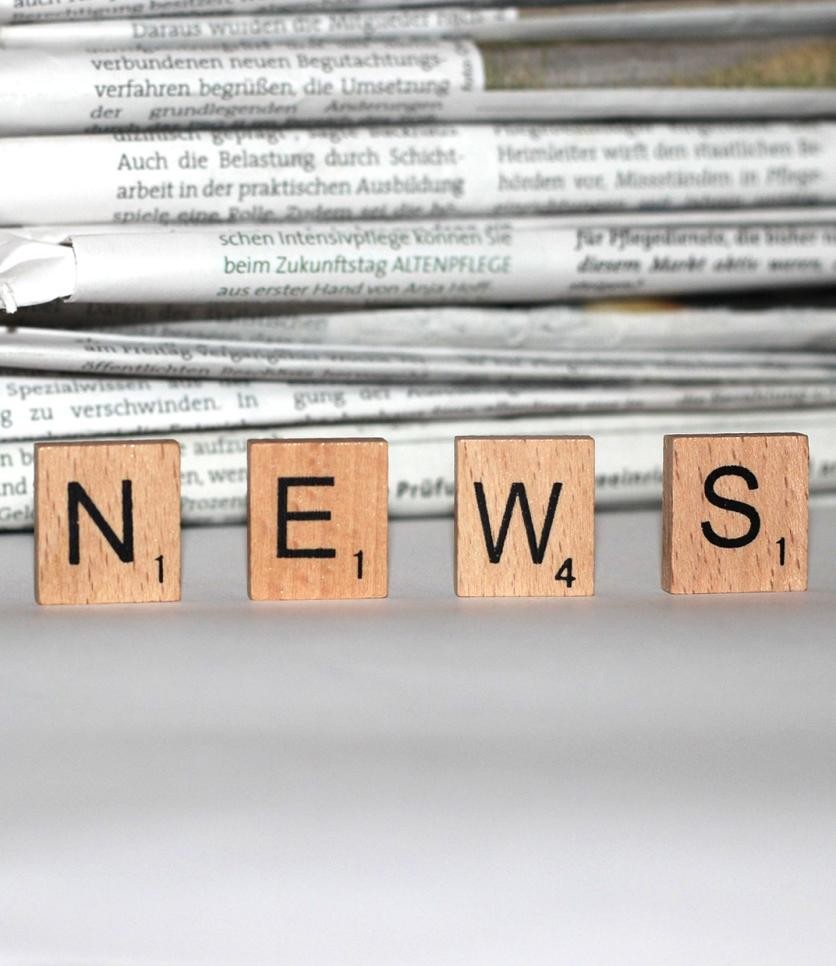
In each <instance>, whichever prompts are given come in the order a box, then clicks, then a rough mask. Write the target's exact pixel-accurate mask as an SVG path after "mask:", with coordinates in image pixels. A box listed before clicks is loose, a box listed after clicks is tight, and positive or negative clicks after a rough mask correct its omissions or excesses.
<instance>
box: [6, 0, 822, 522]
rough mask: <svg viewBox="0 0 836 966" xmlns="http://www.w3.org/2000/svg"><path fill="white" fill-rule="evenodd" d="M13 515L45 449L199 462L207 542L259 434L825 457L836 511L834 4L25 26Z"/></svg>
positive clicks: (65, 1) (70, 8)
mask: <svg viewBox="0 0 836 966" xmlns="http://www.w3.org/2000/svg"><path fill="white" fill-rule="evenodd" d="M0 21H2V24H0V47H2V48H4V49H3V51H2V56H0V225H2V226H4V227H2V228H0V310H2V312H3V313H5V315H4V317H3V321H4V322H5V323H6V327H5V328H4V329H2V331H0V341H1V342H2V369H3V371H2V374H0V527H6V528H12V527H26V526H29V525H31V523H32V444H33V441H34V440H37V439H44V438H48V437H61V438H79V439H83V438H89V437H93V436H97V437H99V436H107V437H113V436H116V435H130V436H137V435H140V434H155V435H166V436H174V437H175V438H177V439H178V440H179V441H180V442H181V444H182V452H183V515H184V520H185V521H186V522H220V521H233V520H242V519H243V518H244V515H245V491H246V467H245V459H246V445H245V444H246V440H247V439H248V438H253V437H270V436H273V437H287V436H311V435H327V436H333V435H343V436H345V435H350V436H365V435H373V436H384V437H386V438H387V439H388V440H389V442H390V445H391V451H390V452H391V471H390V473H391V476H390V478H391V494H390V497H391V509H392V512H393V513H397V514H430V513H441V512H446V511H449V510H450V508H451V505H452V492H453V480H452V472H453V459H452V454H453V447H452V439H453V437H454V436H456V435H460V434H496V433H502V434H572V433H588V434H591V435H593V436H594V437H595V438H596V442H597V454H596V459H597V470H598V498H599V501H600V502H601V503H604V504H606V503H609V504H622V503H630V502H635V501H645V500H654V499H656V498H658V495H659V491H660V487H661V452H662V436H663V434H664V433H666V432H724V431H728V432H746V431H782V430H792V431H799V432H806V433H808V434H809V435H810V442H811V452H812V457H813V463H812V466H811V483H812V486H813V487H814V488H818V489H828V488H829V489H836V302H834V301H833V282H834V279H836V2H833V0H811V2H802V0H760V2H746V0H744V2H734V0H722V2H720V0H717V2H713V3H712V2H705V3H696V4H695V3H692V2H684V0H681V2H680V0H655V2H654V0H649V2H638V0H625V2H621V3H608V2H598V3H594V2H587V3H586V4H575V3H570V2H563V3H559V2H554V4H553V5H552V6H538V7H536V8H533V7H531V8H529V7H525V8H510V7H495V6H481V5H478V4H474V3H467V4H466V5H461V6H458V7H455V8H451V7H442V6H434V5H431V0H422V2H421V4H420V5H413V4H412V3H410V2H409V0H407V2H406V3H404V4H403V5H402V6H401V7H399V8H397V9H386V8H385V7H384V6H383V5H382V4H381V3H379V2H377V0H330V2H328V0H323V2H321V3H320V4H319V5H315V4H314V3H313V2H312V0H277V2H276V3H275V4H271V3H270V2H269V0H208V2H207V0H125V2H120V0H0Z"/></svg>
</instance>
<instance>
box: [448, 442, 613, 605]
mask: <svg viewBox="0 0 836 966" xmlns="http://www.w3.org/2000/svg"><path fill="white" fill-rule="evenodd" d="M521 485H522V487H524V499H525V501H526V502H527V505H528V508H529V511H530V521H531V524H532V525H533V526H532V527H531V533H529V532H528V530H527V527H526V525H525V517H524V504H523V491H522V489H521ZM555 497H556V502H555ZM480 500H481V505H480ZM550 504H551V513H550ZM509 506H511V512H510V517H509V516H508V508H509ZM455 512H456V593H457V594H458V595H459V596H460V597H586V596H589V595H591V594H593V593H594V592H595V444H594V442H593V440H592V438H591V437H589V436H560V437H534V436H530V437H475V436H461V437H458V438H457V439H456V511H455ZM549 519H551V527H550V528H549V526H548V523H549ZM503 521H506V522H507V527H506V528H505V543H504V545H503V546H500V544H501V540H502V530H503ZM486 524H487V528H488V529H487V532H486ZM532 540H533V542H534V546H533V547H532V544H531V541H532ZM492 555H493V558H494V561H495V562H492V561H491V556H492ZM538 559H539V562H538ZM567 560H571V576H572V578H573V579H571V580H568V581H567V580H566V579H556V577H557V575H559V574H560V573H561V568H564V564H565V562H566V561H567ZM562 573H563V577H564V578H565V577H566V576H567V575H568V570H567V569H565V568H564V569H563V570H562Z"/></svg>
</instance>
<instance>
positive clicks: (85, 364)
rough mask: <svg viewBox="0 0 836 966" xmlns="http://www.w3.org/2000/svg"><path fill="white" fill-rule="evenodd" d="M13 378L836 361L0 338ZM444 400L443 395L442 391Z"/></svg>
mask: <svg viewBox="0 0 836 966" xmlns="http://www.w3.org/2000/svg"><path fill="white" fill-rule="evenodd" d="M0 353H2V358H3V363H4V365H5V367H6V368H7V369H23V370H33V371H39V370H47V371H50V370H52V371H59V372H79V373H87V374H92V373H95V374H98V375H102V376H108V375H134V376H147V377H167V378H171V379H188V378H195V379H207V378H212V379H233V380H242V379H257V380H270V381H277V382H282V381H285V380H311V381H319V382H340V381H351V382H363V381H369V382H375V381H377V382H381V383H394V384H397V385H404V384H405V383H412V384H413V385H412V387H411V389H416V390H417V387H418V386H419V385H420V384H423V383H471V384H477V383H478V384H480V385H485V384H490V383H501V384H502V385H521V384H525V383H538V384H546V383H550V384H554V383H564V384H565V383H572V384H574V385H577V384H580V383H594V384H601V383H603V382H615V383H618V384H622V385H623V384H626V383H636V382H644V383H647V382H664V383H670V382H679V383H692V384H693V383H709V382H711V381H712V380H714V381H717V382H721V383H724V384H728V383H746V382H749V383H751V382H758V381H766V382H773V383H793V382H799V381H806V382H823V381H829V380H831V379H833V376H834V375H836V353H834V352H821V351H820V352H815V353H804V352H778V351H775V350H774V349H773V350H772V351H768V352H757V351H752V350H748V351H729V350H725V351H722V352H710V351H706V350H701V351H691V352H682V351H678V350H672V351H671V350H667V351H665V350H661V351H660V350H652V349H642V350H638V351H635V350H632V351H631V350H625V349H608V348H605V347H601V348H598V349H593V350H589V349H571V350H564V351H559V350H558V351H555V350H551V351H548V350H542V349H539V350H535V351H531V350H525V349H520V348H515V349H499V350H494V351H490V350H485V349H473V348H463V349H458V348H448V347H443V346H431V347H430V346H428V347H420V348H418V347H410V346H404V347H397V346H358V345H353V344H350V343H349V342H346V343H345V344H343V345H339V344H329V345H321V346H315V347H312V346H304V345H300V344H298V343H280V342H275V341H274V342H258V341H249V342H247V341H242V340H232V339H223V338H210V339H197V338H188V337H184V336H183V335H175V336H167V337H164V338H160V337H157V336H150V335H136V334H115V333H90V332H73V331H62V330H55V329H49V330H42V329H28V328H25V327H21V328H18V327H15V328H6V329H5V330H4V329H0ZM442 391H443V390H442Z"/></svg>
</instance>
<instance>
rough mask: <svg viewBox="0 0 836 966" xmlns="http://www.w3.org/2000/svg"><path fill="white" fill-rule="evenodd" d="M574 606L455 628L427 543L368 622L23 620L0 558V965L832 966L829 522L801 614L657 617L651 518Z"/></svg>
mask: <svg viewBox="0 0 836 966" xmlns="http://www.w3.org/2000/svg"><path fill="white" fill-rule="evenodd" d="M598 534H599V556H598V591H599V595H598V596H597V597H596V598H594V599H589V600H567V601H548V600H487V601H480V600H458V599H456V598H455V597H454V596H453V593H452V577H451V574H452V561H451V552H452V550H451V548H452V522H451V521H449V520H436V521H424V522H399V523H395V524H393V526H392V565H391V574H392V596H391V598H390V599H388V600H384V601H375V602H368V603H365V602H363V603H345V604H341V603H328V604H253V603H249V602H248V601H247V600H246V597H245V566H244V531H243V530H242V529H239V528H224V529H214V530H212V529H207V530H189V531H186V533H185V538H184V539H185V546H184V553H185V556H184V567H185V580H184V602H183V603H181V604H163V605H154V606H130V607H98V608H93V607H91V608H39V607H37V606H36V605H35V604H34V603H33V602H32V573H31V569H32V568H31V555H32V537H31V535H15V536H4V537H2V538H0V574H2V585H0V616H2V618H3V620H2V625H0V627H1V628H2V631H0V635H1V636H0V762H1V763H2V765H1V766H0V767H1V768H2V771H0V961H2V962H3V963H4V964H5V963H7V962H12V963H14V962H22V963H38V964H44V963H61V964H63V963H73V964H81V963H83V964H85V966H89V964H91V963H108V964H113V963H122V962H124V963H153V964H159V963H170V962H178V963H180V962H186V963H191V962H201V963H215V962H217V963H221V962H223V963H246V964H248V966H250V964H260V963H288V964H293V966H297V964H301V966H308V964H327V966H347V964H348V966H351V964H358V966H359V964H362V966H370V964H387V966H388V964H395V966H410V964H427V966H445V964H448V963H449V964H457V966H458V964H478V966H486V964H494V963H495V964H501V966H512V964H513V966H517V964H520V966H537V964H541V963H542V964H549V966H553V964H556V963H567V964H577V963H584V964H585V963H601V964H607V966H612V964H618V966H623V964H625V963H627V964H632V963H636V964H642V966H647V964H651V963H660V964H661V963H663V964H666V966H670V964H677V966H679V964H682V963H694V964H697V963H699V964H706V963H711V964H717V963H730V964H732V963H733V964H735V966H739V964H742V963H753V964H758V966H766V964H772V963H775V964H781V966H786V964H788V963H793V964H801V963H803V964H811V963H823V964H824V963H828V964H830V963H832V962H833V956H834V949H836V916H834V914H833V910H834V907H836V642H835V640H834V639H835V638H836V633H834V628H836V565H834V560H835V559H836V508H832V507H819V508H817V509H816V510H815V511H814V514H813V540H812V558H811V591H810V592H809V593H807V594H791V595H771V596H766V595H743V596H730V597H711V598H708V597H700V598H672V597H669V596H667V595H666V594H664V593H663V592H662V591H661V590H659V562H658V543H659V520H658V514H657V513H653V512H643V513H629V514H607V515H602V516H601V517H600V518H599V527H598Z"/></svg>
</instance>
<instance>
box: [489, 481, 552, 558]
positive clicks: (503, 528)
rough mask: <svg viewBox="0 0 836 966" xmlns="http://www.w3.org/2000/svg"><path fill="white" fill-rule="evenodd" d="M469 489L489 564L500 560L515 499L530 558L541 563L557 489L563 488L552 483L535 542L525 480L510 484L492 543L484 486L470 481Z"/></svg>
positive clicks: (549, 532)
mask: <svg viewBox="0 0 836 966" xmlns="http://www.w3.org/2000/svg"><path fill="white" fill-rule="evenodd" d="M473 489H474V490H475V491H476V505H477V506H478V507H479V519H480V520H481V521H482V533H484V535H485V546H486V547H487V550H488V560H490V562H491V563H492V564H496V563H499V561H500V560H501V559H502V551H503V550H504V549H505V541H506V539H507V537H508V528H509V527H510V525H511V517H512V516H513V513H514V505H515V504H516V502H517V500H519V501H520V513H521V514H522V518H523V524H524V525H525V535H526V537H527V538H528V547H529V550H530V551H531V559H532V560H533V561H534V563H536V564H541V563H542V562H543V558H544V557H545V555H546V547H547V546H548V543H549V535H550V534H551V532H552V524H553V523H554V515H555V513H556V512H557V501H558V500H559V499H560V491H561V490H562V489H563V484H562V483H553V484H552V492H551V496H550V497H549V505H548V507H547V508H546V519H545V520H544V521H543V530H542V532H541V534H540V541H539V543H538V541H537V534H536V533H535V532H534V521H533V520H532V519H531V507H530V506H529V503H528V494H527V493H526V492H525V483H512V484H511V491H510V493H509V494H508V502H507V503H506V504H505V513H504V514H503V516H502V523H500V525H499V534H498V535H497V538H496V542H494V538H493V531H492V529H491V521H490V517H489V516H488V505H487V503H486V501H485V488H484V487H483V486H482V484H481V483H474V484H473Z"/></svg>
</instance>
